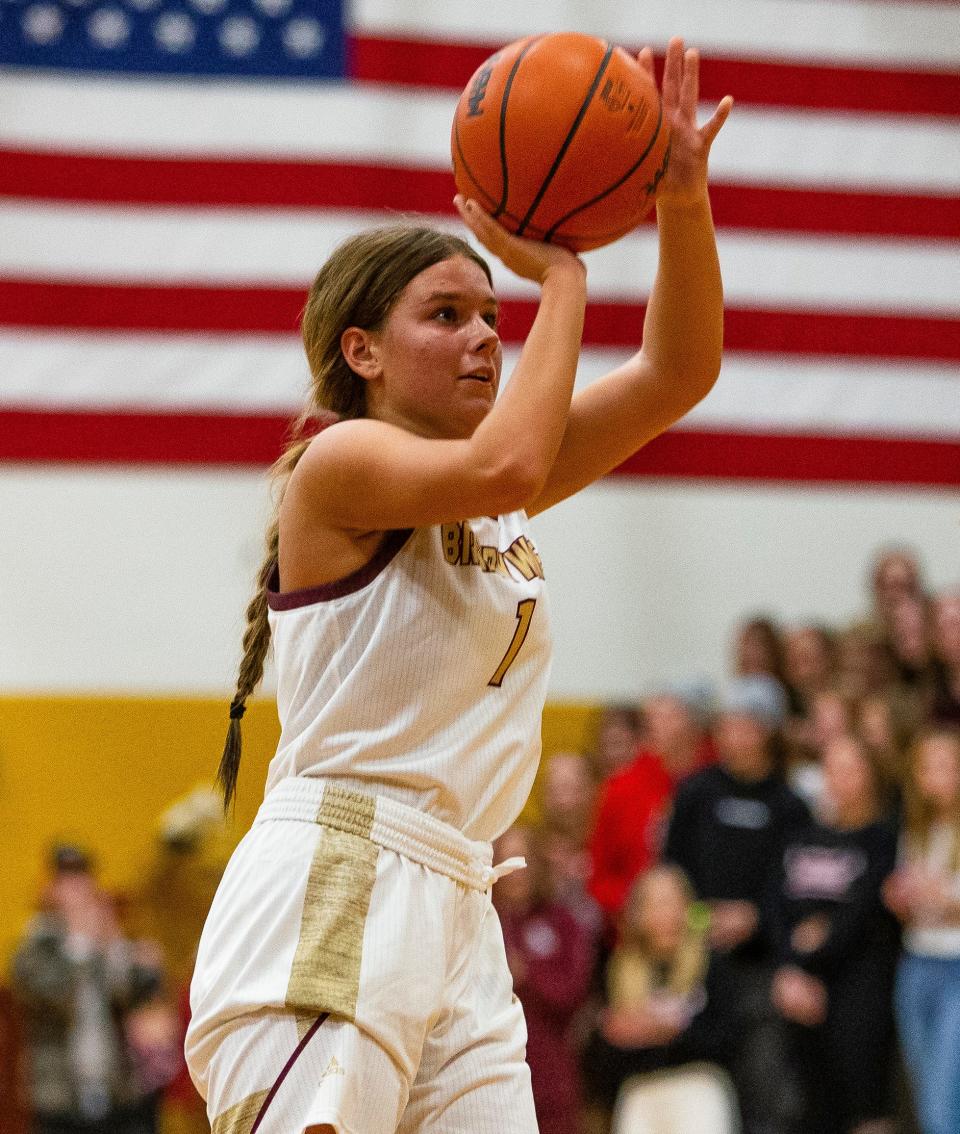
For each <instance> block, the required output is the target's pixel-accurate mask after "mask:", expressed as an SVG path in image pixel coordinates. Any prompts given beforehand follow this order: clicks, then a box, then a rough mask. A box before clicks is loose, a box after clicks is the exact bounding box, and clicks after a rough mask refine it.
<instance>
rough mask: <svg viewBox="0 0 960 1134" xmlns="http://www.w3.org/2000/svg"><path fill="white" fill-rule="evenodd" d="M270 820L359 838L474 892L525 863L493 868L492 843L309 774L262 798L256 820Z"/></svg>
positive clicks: (410, 809)
mask: <svg viewBox="0 0 960 1134" xmlns="http://www.w3.org/2000/svg"><path fill="white" fill-rule="evenodd" d="M271 820H292V821H294V822H301V823H318V824H319V825H320V826H322V827H329V828H332V829H333V830H335V831H345V832H347V833H348V834H351V835H359V836H360V837H361V838H365V839H369V840H370V841H371V842H374V843H376V844H377V845H378V846H381V847H385V848H386V849H387V850H391V851H394V852H395V853H396V854H402V855H403V856H404V857H405V858H409V859H412V860H413V861H414V862H419V863H420V864H421V865H423V866H426V867H429V868H430V869H431V870H436V871H438V872H439V873H441V874H445V875H447V877H448V878H452V879H453V880H454V881H455V882H459V883H461V884H462V885H464V886H469V887H471V888H472V889H474V890H488V889H489V888H490V886H491V885H492V884H493V883H494V882H496V881H497V879H498V878H500V877H502V876H503V875H504V874H507V873H509V872H510V870H515V869H517V868H518V867H519V866H520V865H521V864H520V863H519V862H517V861H516V860H514V859H510V860H508V861H507V862H504V863H501V864H500V866H499V867H494V866H493V865H492V863H493V848H492V847H491V845H490V844H489V843H482V842H474V841H473V840H472V839H468V838H467V837H466V835H464V834H462V833H461V832H460V831H458V830H457V829H456V828H455V827H451V826H450V824H449V823H444V822H443V821H442V820H440V819H436V818H434V816H432V815H427V814H426V813H425V812H423V811H417V810H416V808H414V807H408V806H407V805H406V804H404V803H399V802H397V800H395V799H386V798H385V797H384V796H382V795H365V794H364V793H362V792H358V791H352V790H351V791H348V790H346V789H345V788H342V787H338V786H337V785H336V784H331V783H327V782H326V781H324V780H321V779H316V778H308V777H305V776H291V777H289V778H288V779H285V780H281V781H280V783H278V784H277V786H276V787H275V788H274V789H273V790H272V791H271V792H270V794H269V795H268V796H267V797H266V799H264V801H263V803H262V804H261V805H260V810H259V811H258V812H257V817H256V820H255V822H256V823H263V822H268V821H271Z"/></svg>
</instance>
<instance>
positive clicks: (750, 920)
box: [664, 674, 809, 1134]
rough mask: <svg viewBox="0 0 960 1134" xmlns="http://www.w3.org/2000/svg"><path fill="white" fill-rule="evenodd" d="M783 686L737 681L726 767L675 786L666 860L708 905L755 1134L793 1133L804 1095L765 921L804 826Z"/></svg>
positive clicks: (724, 709)
mask: <svg viewBox="0 0 960 1134" xmlns="http://www.w3.org/2000/svg"><path fill="white" fill-rule="evenodd" d="M786 717H787V696H786V692H785V690H784V688H783V686H782V685H781V684H780V683H779V682H778V681H777V680H776V679H775V678H773V677H771V676H769V675H767V674H757V675H754V676H749V677H738V678H735V679H733V680H732V681H731V682H729V683H728V685H727V686H726V687H725V688H724V690H723V692H722V694H721V697H720V702H719V712H718V716H717V720H716V724H715V726H714V740H715V742H716V746H717V752H718V756H719V762H718V764H717V765H716V766H715V767H711V768H706V769H704V770H703V771H700V772H695V773H694V774H693V775H692V776H690V777H689V778H688V779H687V780H685V781H684V782H683V783H682V784H681V785H680V787H679V788H678V790H677V794H676V798H675V801H674V807H673V814H672V816H671V819H670V825H669V830H668V833H667V841H666V847H665V850H664V857H665V858H666V860H667V861H669V862H673V863H675V864H677V865H678V866H680V867H681V868H682V869H683V870H684V871H685V872H686V874H687V876H688V877H689V878H690V880H691V882H692V884H693V888H694V891H695V893H696V896H697V897H698V898H699V899H700V900H702V901H704V902H706V903H707V904H708V906H709V909H710V941H711V945H712V946H713V948H714V949H716V950H717V952H718V954H719V961H718V964H719V966H720V968H721V970H722V972H723V976H724V979H725V980H726V981H727V982H729V987H730V989H731V997H732V998H733V1001H734V1003H735V1008H736V1018H735V1021H734V1027H733V1033H734V1035H735V1036H736V1037H737V1041H736V1044H735V1048H734V1051H733V1052H732V1053H731V1059H732V1063H731V1070H732V1073H733V1078H734V1082H735V1084H736V1087H737V1093H738V1096H739V1099H740V1103H741V1109H742V1115H743V1121H744V1126H745V1129H746V1131H747V1132H748V1134H769V1132H770V1131H781V1130H787V1129H790V1126H789V1123H790V1122H791V1121H792V1120H793V1115H794V1111H795V1108H796V1098H795V1096H794V1095H793V1094H792V1093H791V1092H790V1091H789V1090H788V1089H787V1086H786V1084H787V1083H788V1082H789V1068H788V1066H787V1063H786V1051H785V1047H784V1028H783V1025H782V1021H781V1020H780V1018H779V1017H778V1016H777V1014H776V1013H775V1012H774V1011H773V1009H772V1006H771V1004H770V980H771V976H772V973H773V968H774V963H775V955H774V950H773V938H772V935H771V931H770V926H769V924H768V920H767V907H768V896H769V890H770V885H771V881H772V871H773V870H774V869H775V865H776V863H777V862H779V860H780V858H781V856H782V853H783V847H784V846H785V845H786V843H787V842H788V841H789V840H790V839H791V838H792V837H793V835H794V833H795V832H796V831H797V830H800V829H802V828H803V827H805V826H806V824H807V822H808V820H809V815H808V812H807V808H806V807H805V805H804V804H803V802H802V801H801V800H800V798H799V797H798V796H797V795H795V794H794V792H792V791H791V790H790V788H789V787H788V786H787V784H786V782H785V781H784V778H783V762H784V761H783V741H782V736H781V733H780V730H781V728H782V726H783V724H784V722H785V721H786Z"/></svg>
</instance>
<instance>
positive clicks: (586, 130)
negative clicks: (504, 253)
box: [450, 32, 670, 252]
mask: <svg viewBox="0 0 960 1134" xmlns="http://www.w3.org/2000/svg"><path fill="white" fill-rule="evenodd" d="M450 145H451V151H452V154H453V174H454V179H455V180H456V183H457V189H458V190H459V191H460V192H461V193H462V194H463V195H464V196H465V197H472V198H474V200H476V201H477V202H478V203H479V204H480V205H482V206H483V208H485V209H486V210H487V211H488V212H490V213H492V215H493V216H494V217H496V218H497V219H498V220H499V221H500V223H501V224H502V225H504V227H505V228H508V229H509V230H510V231H511V232H515V233H517V234H518V235H519V236H529V237H532V238H533V239H535V240H546V241H552V242H553V243H555V244H563V245H566V246H567V247H568V248H572V249H574V250H575V251H578V252H584V251H586V250H587V249H589V248H599V247H600V246H601V245H603V244H609V243H610V242H611V241H614V240H616V239H617V238H618V237H621V236H623V235H624V233H627V232H629V231H630V230H631V229H632V228H635V227H636V226H637V225H638V224H639V223H640V221H641V220H642V219H643V217H644V216H645V215H646V214H647V213H648V212H649V211H650V207H651V206H652V204H653V201H654V198H655V196H656V192H657V187H658V185H659V184H660V179H661V178H662V177H663V174H664V172H665V170H666V168H667V161H668V159H669V156H670V132H669V128H668V127H667V124H666V123H665V122H664V120H663V107H662V105H661V102H660V94H659V92H658V91H657V88H656V86H655V84H654V83H653V81H652V80H651V79H650V78H649V77H648V76H647V74H646V72H645V71H644V70H643V68H642V67H641V66H640V64H639V63H638V62H637V61H636V59H634V58H633V56H631V55H628V54H627V52H626V51H624V50H623V49H622V48H620V47H614V46H613V45H612V44H609V43H606V42H604V40H602V39H596V38H595V37H593V36H589V35H581V34H579V33H575V32H559V33H556V34H553V35H541V36H528V37H527V38H525V39H518V40H517V41H516V42H515V43H511V44H508V45H507V46H506V47H504V48H503V49H502V50H500V51H498V52H497V53H496V54H495V55H492V56H491V57H490V58H489V59H488V60H487V61H486V62H485V63H484V64H482V66H480V67H479V68H478V70H477V71H476V73H475V74H474V76H473V78H472V79H471V80H470V82H469V83H468V84H467V86H466V88H465V90H464V92H463V94H462V95H461V96H460V101H459V102H458V103H457V110H456V114H455V115H454V119H453V130H452V134H451V140H450Z"/></svg>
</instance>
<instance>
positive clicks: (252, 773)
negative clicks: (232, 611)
mask: <svg viewBox="0 0 960 1134" xmlns="http://www.w3.org/2000/svg"><path fill="white" fill-rule="evenodd" d="M596 713H597V708H596V706H593V705H585V704H569V703H564V704H552V705H548V706H547V708H546V710H545V712H544V717H543V747H544V754H545V755H549V754H551V753H552V752H555V751H557V750H558V749H560V748H569V747H584V748H585V747H588V746H589V745H590V744H591V742H592V739H593V730H594V727H595V721H596ZM226 727H227V702H226V701H225V700H220V699H217V700H213V699H200V698H160V697H151V698H146V697H142V698H140V697H106V696H99V697H94V696H90V697H65V696H64V697H55V696H36V697H9V696H8V697H0V862H2V869H0V912H2V917H0V962H2V963H3V967H4V971H5V968H6V962H7V960H8V958H9V956H10V954H11V951H12V949H13V946H14V945H15V943H16V941H17V939H18V938H19V936H20V934H21V932H22V930H23V927H24V924H25V922H26V920H27V918H28V917H29V916H30V914H31V912H32V911H33V909H34V908H35V903H36V899H37V896H38V894H39V892H40V889H41V887H42V885H43V881H44V877H45V858H46V854H47V851H48V849H49V847H50V845H51V843H53V842H54V841H58V840H71V841H76V842H77V843H80V844H81V845H83V846H84V847H87V848H88V849H89V850H91V851H92V852H93V854H94V855H95V857H96V860H97V864H98V867H99V874H100V878H101V880H102V881H103V883H104V885H105V886H106V887H107V888H108V889H110V890H114V891H117V892H120V893H124V892H127V893H129V892H136V891H137V890H138V889H139V888H140V887H141V885H142V884H143V881H144V878H145V875H146V873H147V872H148V871H149V870H150V869H151V866H152V864H153V863H154V862H155V860H156V853H157V821H158V818H159V816H160V815H161V813H162V812H163V811H164V810H166V808H168V807H169V806H170V804H171V803H173V802H174V801H175V800H177V799H179V798H180V797H182V796H183V795H185V794H186V793H188V792H190V791H191V790H192V789H194V788H196V787H198V786H202V785H209V784H210V783H211V782H212V780H213V776H214V774H215V772H216V766H217V761H218V759H219V753H220V751H221V749H222V746H223V739H224V735H225V732H226ZM279 732H280V729H279V724H278V722H277V715H276V707H275V705H274V703H273V702H272V701H270V700H260V701H255V702H252V703H251V704H250V707H249V711H248V712H247V715H246V716H245V718H244V721H243V745H244V758H243V765H242V768H241V772H240V785H239V790H238V795H237V804H236V810H235V813H234V816H233V819H232V821H231V831H230V833H231V836H232V837H233V839H234V841H235V840H236V839H239V838H240V836H241V834H242V833H243V831H244V830H245V829H246V827H247V826H249V824H250V822H251V821H252V819H253V816H254V814H255V812H256V809H257V806H258V805H259V802H260V799H261V797H262V792H263V782H264V775H265V772H266V767H267V764H268V762H269V760H270V757H271V755H272V754H273V751H274V749H275V747H276V743H277V739H278V737H279ZM536 799H537V794H536V792H534V794H533V796H532V798H531V804H530V805H529V807H530V812H531V815H530V817H534V816H535V808H536Z"/></svg>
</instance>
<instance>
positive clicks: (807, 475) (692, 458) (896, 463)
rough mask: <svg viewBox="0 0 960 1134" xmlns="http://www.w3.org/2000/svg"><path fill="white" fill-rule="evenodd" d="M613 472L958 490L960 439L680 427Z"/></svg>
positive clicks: (620, 473) (636, 474) (631, 474)
mask: <svg viewBox="0 0 960 1134" xmlns="http://www.w3.org/2000/svg"><path fill="white" fill-rule="evenodd" d="M615 475H619V476H657V477H681V478H684V479H689V478H694V477H706V478H710V479H721V480H722V479H730V480H764V481H766V480H779V481H800V482H803V483H806V484H809V483H811V482H818V483H837V484H874V485H876V484H897V485H928V486H943V487H956V486H958V485H960V442H949V441H931V440H919V439H917V440H914V439H906V438H893V437H853V436H833V437H830V436H822V435H820V436H813V435H810V434H792V435H791V434H772V433H771V434H764V433H759V434H758V433H751V434H744V433H721V432H701V431H690V430H680V429H676V430H671V431H670V432H669V433H664V434H662V435H661V436H660V437H658V438H656V440H654V441H652V442H651V443H650V444H649V445H647V446H646V447H645V448H643V449H641V450H640V451H639V452H638V453H635V454H634V455H633V456H632V457H631V458H630V459H629V460H628V461H626V462H624V464H623V465H621V466H620V468H619V469H617V470H616V474H615Z"/></svg>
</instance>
